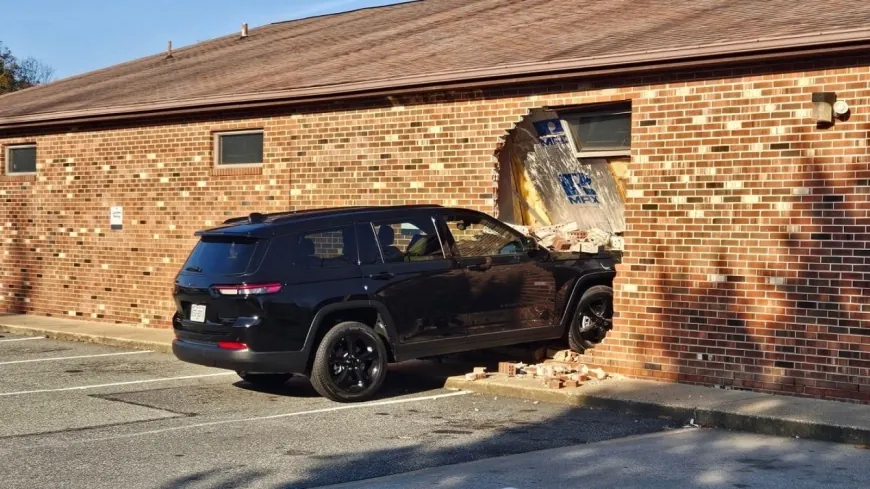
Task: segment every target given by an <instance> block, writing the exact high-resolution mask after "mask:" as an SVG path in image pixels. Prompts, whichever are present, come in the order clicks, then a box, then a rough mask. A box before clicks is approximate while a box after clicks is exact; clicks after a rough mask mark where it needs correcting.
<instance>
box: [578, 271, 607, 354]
mask: <svg viewBox="0 0 870 489" xmlns="http://www.w3.org/2000/svg"><path fill="white" fill-rule="evenodd" d="M611 329H613V289H612V288H610V287H608V286H606V285H596V286H594V287H590V288H589V289H587V290H586V292H584V293H583V296H582V297H581V298H580V302H579V303H578V304H577V309H576V312H575V315H574V320H573V321H572V322H571V328H570V329H569V330H568V344H569V345H570V346H571V349H572V350H574V351H575V352H577V353H583V352H585V351H586V350H589V349H591V348H594V347H595V345H597V344H599V343H601V342H602V341H604V338H605V337H606V336H607V332H608V331H610V330H611Z"/></svg>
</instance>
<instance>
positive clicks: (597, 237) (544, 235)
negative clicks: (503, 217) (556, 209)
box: [513, 222, 625, 254]
mask: <svg viewBox="0 0 870 489" xmlns="http://www.w3.org/2000/svg"><path fill="white" fill-rule="evenodd" d="M513 228H514V229H516V230H517V231H519V232H521V233H523V234H525V235H528V236H531V237H533V238H535V239H536V240H538V242H539V243H540V244H541V246H543V247H545V248H550V249H553V250H556V251H571V252H575V253H593V254H594V253H598V252H599V251H600V250H601V248H602V247H604V248H605V249H607V250H617V251H622V250H623V248H624V247H625V241H624V239H623V237H622V236H620V235H618V234H611V233H609V232H607V231H603V230H601V229H598V228H592V229H585V230H581V229H580V227H579V226H578V225H577V223H576V222H569V223H565V224H557V225H554V226H539V227H528V226H518V225H515V226H513Z"/></svg>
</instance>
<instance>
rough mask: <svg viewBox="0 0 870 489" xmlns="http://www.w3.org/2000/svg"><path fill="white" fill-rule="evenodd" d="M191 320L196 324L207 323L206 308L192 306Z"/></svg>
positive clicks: (196, 305)
mask: <svg viewBox="0 0 870 489" xmlns="http://www.w3.org/2000/svg"><path fill="white" fill-rule="evenodd" d="M190 320H191V321H193V322H195V323H204V322H205V306H201V305H198V304H194V305H192V306H190Z"/></svg>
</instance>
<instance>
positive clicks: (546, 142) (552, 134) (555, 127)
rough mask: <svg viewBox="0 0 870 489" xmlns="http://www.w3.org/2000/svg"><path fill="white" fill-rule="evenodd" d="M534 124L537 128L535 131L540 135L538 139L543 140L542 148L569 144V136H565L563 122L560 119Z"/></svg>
mask: <svg viewBox="0 0 870 489" xmlns="http://www.w3.org/2000/svg"><path fill="white" fill-rule="evenodd" d="M533 124H534V126H535V131H537V133H538V139H540V140H541V145H542V146H553V145H556V144H568V135H566V134H565V129H564V128H563V127H562V121H560V120H559V119H550V120H546V121H538V122H534V123H533Z"/></svg>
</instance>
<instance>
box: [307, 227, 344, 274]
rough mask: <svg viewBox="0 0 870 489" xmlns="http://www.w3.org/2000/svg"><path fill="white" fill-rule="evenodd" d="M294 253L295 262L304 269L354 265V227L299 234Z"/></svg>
mask: <svg viewBox="0 0 870 489" xmlns="http://www.w3.org/2000/svg"><path fill="white" fill-rule="evenodd" d="M292 255H293V263H294V264H296V266H297V267H300V268H304V269H317V268H341V267H354V266H356V265H357V252H356V240H355V238H354V235H353V227H351V226H342V227H338V228H333V229H325V230H319V231H312V232H310V233H305V234H302V235H297V236H296V237H295V238H294V242H293V250H292Z"/></svg>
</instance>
